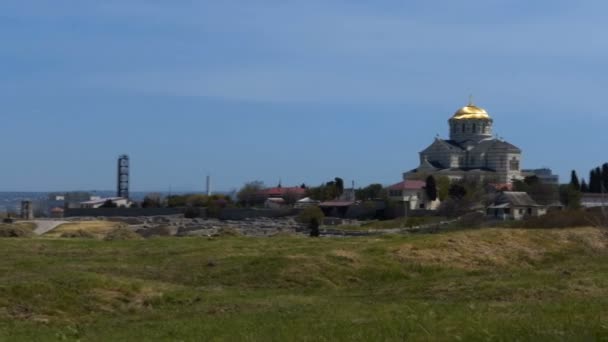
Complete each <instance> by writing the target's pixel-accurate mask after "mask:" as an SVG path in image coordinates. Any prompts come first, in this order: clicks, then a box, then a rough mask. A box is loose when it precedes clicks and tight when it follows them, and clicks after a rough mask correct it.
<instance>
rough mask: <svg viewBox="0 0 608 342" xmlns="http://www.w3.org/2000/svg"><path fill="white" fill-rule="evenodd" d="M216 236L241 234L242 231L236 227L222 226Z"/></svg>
mask: <svg viewBox="0 0 608 342" xmlns="http://www.w3.org/2000/svg"><path fill="white" fill-rule="evenodd" d="M215 236H241V233H240V232H239V231H238V230H237V229H236V228H230V227H222V228H220V229H219V230H218V231H217V234H215Z"/></svg>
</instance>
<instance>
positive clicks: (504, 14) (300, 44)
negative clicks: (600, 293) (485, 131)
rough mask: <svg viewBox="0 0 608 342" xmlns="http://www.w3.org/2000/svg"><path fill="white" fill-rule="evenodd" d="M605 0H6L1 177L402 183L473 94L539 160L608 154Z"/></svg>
mask: <svg viewBox="0 0 608 342" xmlns="http://www.w3.org/2000/svg"><path fill="white" fill-rule="evenodd" d="M607 11H608V4H607V3H605V2H603V1H562V0H557V1H534V2H532V1H512V0H511V1H506V0H505V1H498V0H483V1H482V0H476V1H459V2H456V1H451V0H450V1H448V0H445V1H416V2H413V1H397V0H394V1H390V0H378V1H362V0H351V1H332V0H306V1H304V0H302V1H287V0H284V1H278V0H274V1H270V0H269V1H254V0H247V1H245V0H242V1H231V0H222V1H219V0H218V1H211V0H208V1H206V0H199V1H193V0H190V1H186V0H181V1H180V0H172V1H169V0H166V1H160V0H157V1H152V0H146V1H144V0H116V1H114V0H104V1H93V0H90V1H89V0H72V1H67V0H53V1H43V0H40V1H33V0H18V1H17V0H3V1H2V2H0V41H1V42H2V44H0V117H1V118H2V121H1V122H0V128H1V130H0V147H2V153H1V155H2V156H3V158H2V161H1V162H0V165H1V166H0V191H2V190H4V191H7V190H25V191H32V190H70V189H113V188H114V187H115V185H114V184H115V174H114V172H115V159H116V157H117V156H118V155H119V154H122V153H128V154H129V155H130V156H131V160H132V187H133V189H134V190H143V191H147V190H150V191H151V190H167V189H168V188H169V187H171V188H172V189H174V190H194V189H202V188H203V187H204V178H205V175H206V174H207V173H209V174H211V175H212V178H213V182H214V187H215V188H216V189H218V190H230V189H232V188H237V187H240V186H241V185H242V184H243V183H244V182H246V181H251V180H258V179H259V180H262V181H264V182H265V183H266V184H268V185H274V184H275V183H277V182H278V180H279V179H280V178H282V180H283V183H284V184H300V183H303V182H305V183H307V184H311V185H316V184H320V183H321V182H323V181H326V180H329V179H332V178H333V177H335V176H341V177H342V178H344V179H345V180H347V182H349V183H350V181H351V180H355V181H356V182H357V184H360V185H366V184H369V183H371V182H380V183H385V184H390V183H393V182H397V181H399V180H400V177H401V176H400V175H401V173H402V172H403V171H405V170H408V169H411V168H414V167H416V166H417V162H418V152H419V151H420V150H422V149H423V148H424V147H426V146H427V145H428V144H430V143H431V142H432V140H433V138H434V137H435V136H436V134H440V135H441V136H446V135H447V119H448V118H449V117H450V116H451V114H452V113H453V112H454V111H455V110H456V109H458V108H459V107H461V106H462V105H464V104H466V102H467V99H468V96H469V94H471V93H472V94H474V97H475V99H476V103H477V104H478V105H480V106H482V107H484V108H486V109H487V110H488V111H489V112H490V114H491V115H492V116H493V118H494V120H495V131H496V133H497V134H498V135H499V136H501V137H504V138H505V139H507V140H509V141H510V142H512V143H514V144H516V145H518V146H519V147H520V148H522V149H523V151H524V163H523V166H524V167H526V168H528V167H529V168H533V167H541V166H549V167H551V168H553V169H554V170H555V171H557V172H558V173H559V174H560V175H561V176H562V178H564V179H565V178H567V177H568V173H569V170H571V169H572V168H577V169H578V170H579V172H580V173H582V174H583V175H586V173H587V171H588V170H589V169H590V168H591V167H594V166H596V165H598V164H600V163H603V162H605V161H608V156H606V153H605V147H604V146H608V135H607V134H606V127H608V113H607V112H606V107H607V106H606V89H608V79H607V77H608V70H607V68H606V62H605V61H606V60H608V44H606V38H605V37H606V35H607V33H608V24H607V23H606V21H605V13H606V12H607Z"/></svg>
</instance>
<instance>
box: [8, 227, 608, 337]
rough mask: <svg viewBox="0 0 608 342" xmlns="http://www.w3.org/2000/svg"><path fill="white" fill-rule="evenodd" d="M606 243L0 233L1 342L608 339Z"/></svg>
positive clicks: (476, 237)
mask: <svg viewBox="0 0 608 342" xmlns="http://www.w3.org/2000/svg"><path fill="white" fill-rule="evenodd" d="M606 243H608V240H607V238H606V237H605V235H604V234H602V233H601V232H599V231H597V230H594V229H590V228H589V229H585V228H584V229H570V230H516V229H487V230H474V231H458V232H451V233H445V234H436V235H412V236H386V237H380V238H351V239H326V238H321V239H311V238H304V237H275V238H245V237H222V238H217V239H207V238H155V239H149V240H139V241H109V242H108V241H99V240H79V239H50V238H34V239H0V340H2V341H4V340H11V341H12V340H36V341H56V340H82V341H131V340H172V341H180V340H183V341H201V340H217V341H237V340H238V341H241V340H244V341H291V340H302V341H339V340H348V341H352V340H356V341H402V340H426V341H431V340H432V341H436V340H464V341H469V340H473V341H475V340H484V341H485V340H529V341H538V340H568V341H569V340H597V339H607V338H608V315H607V314H608V253H607V249H606V245H605V244H606Z"/></svg>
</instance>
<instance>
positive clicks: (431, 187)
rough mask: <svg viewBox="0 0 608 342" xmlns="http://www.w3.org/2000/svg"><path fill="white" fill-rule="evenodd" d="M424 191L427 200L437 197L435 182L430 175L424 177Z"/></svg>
mask: <svg viewBox="0 0 608 342" xmlns="http://www.w3.org/2000/svg"><path fill="white" fill-rule="evenodd" d="M425 191H426V196H427V197H428V198H429V200H431V201H434V200H436V199H437V183H436V182H435V177H433V176H432V175H431V176H428V177H427V178H426V186H425Z"/></svg>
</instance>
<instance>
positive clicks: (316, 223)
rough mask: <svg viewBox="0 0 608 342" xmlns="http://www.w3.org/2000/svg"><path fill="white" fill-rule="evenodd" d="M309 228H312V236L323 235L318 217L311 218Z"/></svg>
mask: <svg viewBox="0 0 608 342" xmlns="http://www.w3.org/2000/svg"><path fill="white" fill-rule="evenodd" d="M308 228H309V229H310V237H319V235H321V231H320V230H319V220H318V219H317V218H316V217H313V218H312V219H311V220H310V223H309V224H308Z"/></svg>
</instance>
